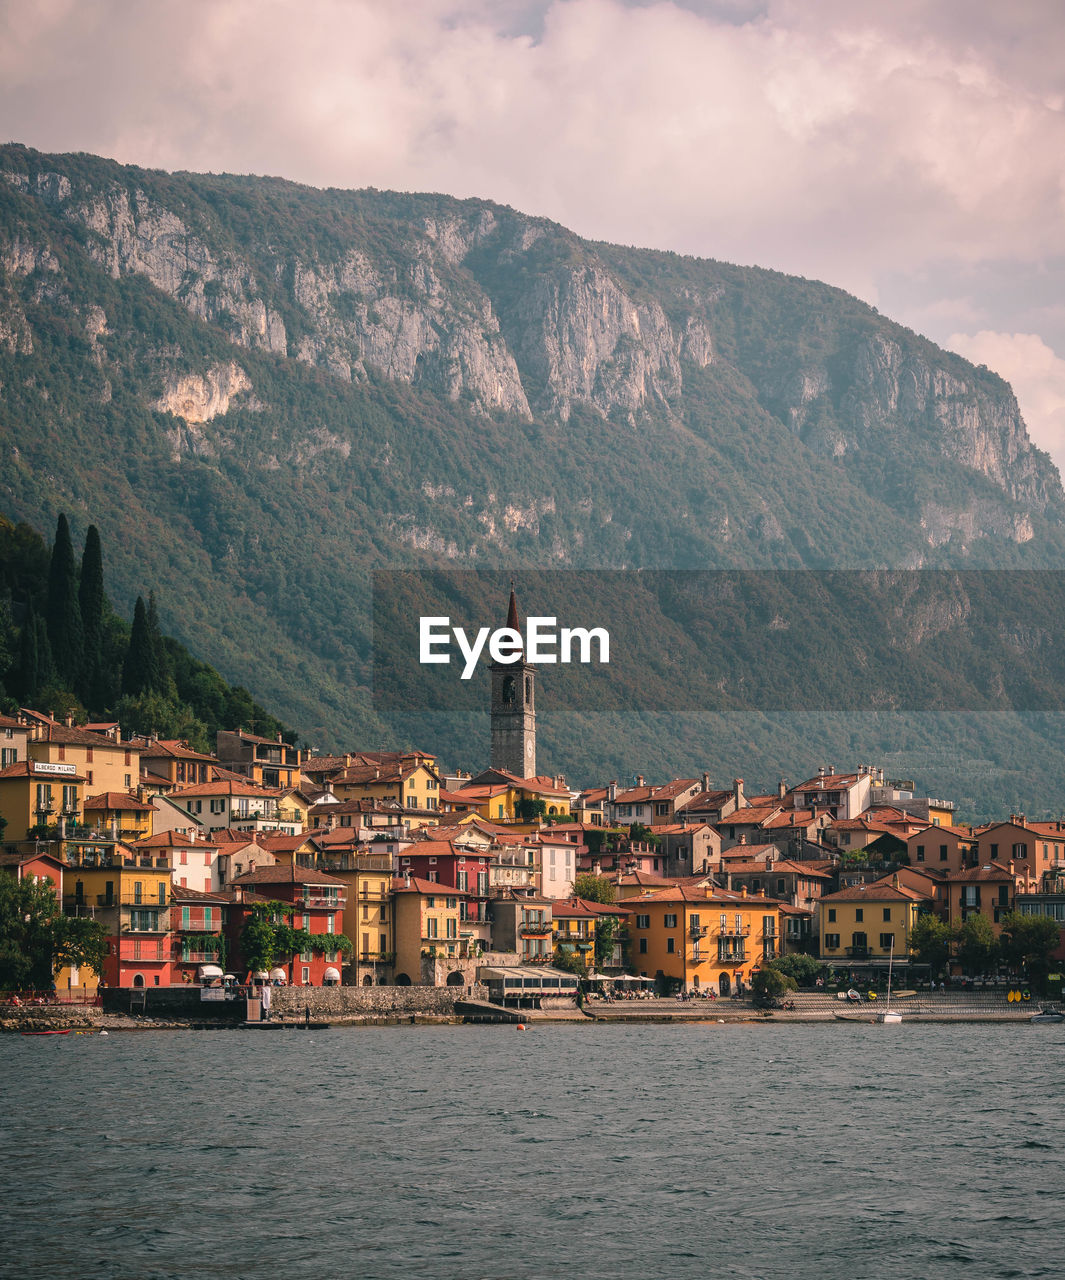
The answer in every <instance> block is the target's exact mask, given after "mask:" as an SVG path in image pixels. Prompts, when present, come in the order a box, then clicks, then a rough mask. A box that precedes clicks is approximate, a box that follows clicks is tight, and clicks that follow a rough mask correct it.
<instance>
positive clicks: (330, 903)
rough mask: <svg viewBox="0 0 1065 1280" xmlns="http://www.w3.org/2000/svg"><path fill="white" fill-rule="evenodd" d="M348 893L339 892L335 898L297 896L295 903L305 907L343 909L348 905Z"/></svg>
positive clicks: (330, 909)
mask: <svg viewBox="0 0 1065 1280" xmlns="http://www.w3.org/2000/svg"><path fill="white" fill-rule="evenodd" d="M347 901H348V899H347V895H346V894H343V893H338V894H337V896H336V897H335V898H323V897H308V896H305V897H302V898H297V899H296V902H295V904H294V905H296V906H303V907H325V909H326V910H327V911H343V909H344V907H345V906H346V905H347Z"/></svg>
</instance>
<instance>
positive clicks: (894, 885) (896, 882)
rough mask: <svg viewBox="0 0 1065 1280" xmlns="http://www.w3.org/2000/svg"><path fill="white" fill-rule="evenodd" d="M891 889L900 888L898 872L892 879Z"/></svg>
mask: <svg viewBox="0 0 1065 1280" xmlns="http://www.w3.org/2000/svg"><path fill="white" fill-rule="evenodd" d="M891 887H892V888H893V889H897V888H898V887H899V873H898V872H897V871H896V872H895V874H894V875H893V876H892V877H891Z"/></svg>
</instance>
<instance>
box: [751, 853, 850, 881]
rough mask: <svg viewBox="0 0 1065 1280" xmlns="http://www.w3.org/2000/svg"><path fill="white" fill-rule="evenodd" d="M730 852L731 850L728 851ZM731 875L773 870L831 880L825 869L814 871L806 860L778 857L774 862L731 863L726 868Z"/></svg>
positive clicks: (759, 873) (756, 873)
mask: <svg viewBox="0 0 1065 1280" xmlns="http://www.w3.org/2000/svg"><path fill="white" fill-rule="evenodd" d="M729 852H731V850H730V851H729ZM728 870H729V873H730V874H731V875H734V876H736V875H739V876H745V875H767V874H772V873H773V872H779V871H782V872H784V873H785V874H786V875H800V876H813V877H815V878H816V879H818V880H831V879H832V876H831V875H830V874H829V873H828V872H827V871H815V870H813V869H812V867H811V864H810V863H808V862H791V861H790V860H789V859H787V858H780V859H779V860H778V861H776V862H769V863H765V862H741V863H739V864H738V865H732V866H730V867H729V868H728Z"/></svg>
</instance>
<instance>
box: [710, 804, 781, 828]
mask: <svg viewBox="0 0 1065 1280" xmlns="http://www.w3.org/2000/svg"><path fill="white" fill-rule="evenodd" d="M779 808H780V806H779V805H777V804H774V805H760V806H758V807H757V808H755V807H753V806H752V805H748V806H747V807H746V808H743V809H737V810H735V812H733V813H730V814H729V815H728V817H727V818H722V819H721V821H720V822H719V823H718V824H717V825H718V826H719V827H733V826H735V827H751V826H754V827H758V826H761V825H762V823H763V822H768V820H769V819H770V818H773V817H775V816H776V813H777V810H778V809H779Z"/></svg>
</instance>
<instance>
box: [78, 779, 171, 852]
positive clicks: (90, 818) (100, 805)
mask: <svg viewBox="0 0 1065 1280" xmlns="http://www.w3.org/2000/svg"><path fill="white" fill-rule="evenodd" d="M82 814H83V818H84V823H85V825H86V826H87V827H94V828H95V829H97V830H99V831H109V832H110V833H111V836H112V838H113V839H115V840H126V841H130V840H143V839H144V838H145V836H150V835H151V834H152V822H153V819H154V818H155V808H154V807H153V806H152V805H150V804H146V803H145V802H144V801H143V800H139V799H138V798H137V797H136V796H134V795H130V794H129V792H128V791H104V792H101V794H100V795H95V796H89V798H88V799H87V800H86V801H85V803H84V805H83V806H82Z"/></svg>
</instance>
